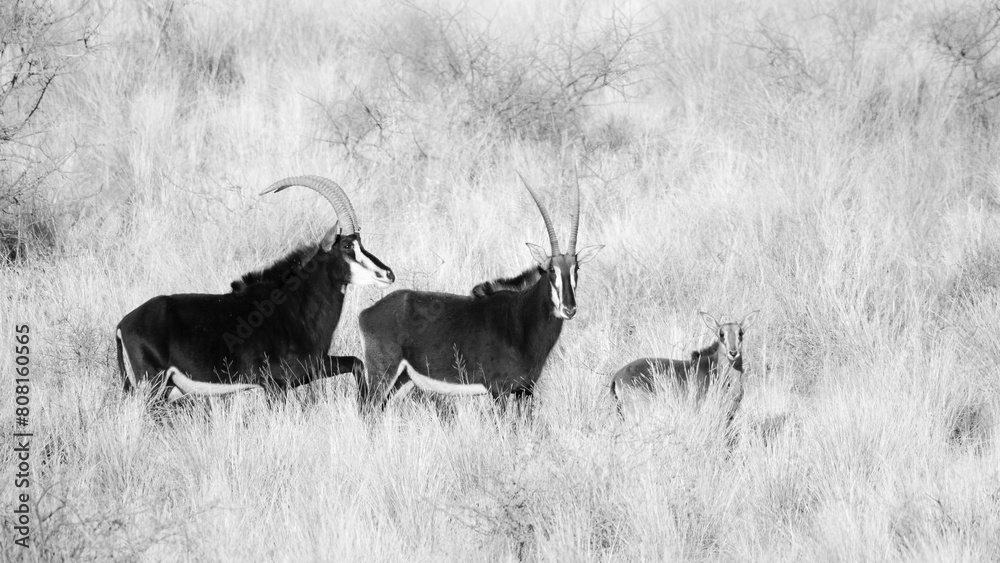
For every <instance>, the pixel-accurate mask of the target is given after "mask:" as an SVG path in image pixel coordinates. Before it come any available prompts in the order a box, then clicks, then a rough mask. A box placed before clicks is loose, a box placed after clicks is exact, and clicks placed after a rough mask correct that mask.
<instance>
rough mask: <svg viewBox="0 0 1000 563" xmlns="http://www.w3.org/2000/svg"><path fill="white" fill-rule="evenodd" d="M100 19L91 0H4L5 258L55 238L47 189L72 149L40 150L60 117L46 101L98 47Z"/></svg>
mask: <svg viewBox="0 0 1000 563" xmlns="http://www.w3.org/2000/svg"><path fill="white" fill-rule="evenodd" d="M94 22H95V20H94V19H93V17H92V14H90V13H89V12H88V11H87V5H86V3H85V4H84V6H83V7H81V8H79V9H76V10H69V9H60V8H58V7H56V6H55V5H54V3H53V2H51V1H48V0H31V1H27V0H14V1H13V2H4V3H0V262H5V261H6V262H15V261H18V260H21V259H23V258H24V257H25V256H26V254H27V253H28V250H29V249H30V248H32V247H42V248H45V247H49V246H51V245H52V244H54V238H55V237H54V234H53V229H52V220H51V213H50V212H49V210H48V209H47V206H46V204H45V202H43V201H42V199H41V196H40V189H41V188H42V186H43V185H44V184H45V182H46V180H47V179H48V178H49V176H51V174H53V173H54V172H55V171H56V170H58V168H59V166H60V165H61V163H62V160H63V158H64V157H65V155H52V154H49V153H46V152H44V151H41V150H39V149H38V148H37V147H38V146H40V144H41V143H40V139H42V138H43V137H44V135H45V133H46V132H47V131H48V129H49V128H50V127H51V126H52V122H53V119H54V116H49V115H46V112H45V108H46V105H45V101H46V99H47V98H48V94H49V93H50V92H51V90H52V87H53V84H54V83H55V82H56V81H57V80H58V79H59V78H60V77H61V76H64V75H66V74H68V73H70V72H72V71H73V70H74V69H75V68H76V66H77V65H78V64H80V61H82V60H83V59H84V58H85V56H86V55H88V54H90V53H91V52H93V50H94V49H95V45H94V44H93V42H92V39H93V36H94V33H95V23H94Z"/></svg>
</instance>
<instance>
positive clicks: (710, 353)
mask: <svg viewBox="0 0 1000 563" xmlns="http://www.w3.org/2000/svg"><path fill="white" fill-rule="evenodd" d="M720 345H721V343H720V342H719V341H718V340H716V341H715V342H712V343H711V344H709V345H708V346H705V347H704V348H702V349H701V350H695V351H694V352H691V359H692V360H697V359H698V358H700V357H702V356H706V357H709V358H711V357H714V356H715V354H716V352H718V351H719V346H720Z"/></svg>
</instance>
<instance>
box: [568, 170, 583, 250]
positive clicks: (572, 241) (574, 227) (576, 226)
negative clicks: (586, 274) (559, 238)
mask: <svg viewBox="0 0 1000 563" xmlns="http://www.w3.org/2000/svg"><path fill="white" fill-rule="evenodd" d="M573 175H574V176H575V177H576V190H575V191H574V195H573V199H574V200H575V201H574V202H573V203H574V205H573V222H572V224H571V226H570V228H569V244H567V245H566V254H571V255H575V254H576V233H577V231H579V230H580V171H579V170H574V171H573Z"/></svg>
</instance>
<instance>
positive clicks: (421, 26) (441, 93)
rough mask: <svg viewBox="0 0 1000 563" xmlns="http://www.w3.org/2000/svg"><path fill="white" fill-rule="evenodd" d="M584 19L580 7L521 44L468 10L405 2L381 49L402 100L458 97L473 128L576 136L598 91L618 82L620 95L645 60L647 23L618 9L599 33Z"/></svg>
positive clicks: (526, 135) (514, 133) (512, 133)
mask: <svg viewBox="0 0 1000 563" xmlns="http://www.w3.org/2000/svg"><path fill="white" fill-rule="evenodd" d="M581 20H582V15H581V14H580V13H579V12H578V13H577V14H576V15H575V20H573V21H571V22H569V23H568V24H567V25H565V26H562V27H561V28H559V29H558V30H555V31H554V32H552V33H551V34H546V35H543V34H541V33H536V34H535V35H534V36H533V37H531V38H529V39H528V40H527V41H523V42H518V41H516V40H512V39H511V38H510V37H509V36H508V35H505V34H503V33H500V32H498V31H497V30H496V29H494V26H493V24H494V22H493V21H492V20H490V19H487V18H483V17H480V16H476V15H475V14H471V13H470V12H468V11H466V10H459V11H457V12H454V13H453V12H449V11H446V10H444V9H441V8H437V9H429V10H424V9H421V8H418V7H416V6H414V5H412V4H407V5H406V6H405V7H404V12H403V13H402V14H401V15H400V16H399V17H398V18H396V19H395V20H394V21H393V22H392V24H391V25H390V26H387V27H386V28H385V29H384V35H385V37H386V43H385V45H384V46H383V47H382V49H381V50H382V56H383V57H384V59H385V61H386V64H387V65H388V70H389V75H390V77H391V78H390V80H391V82H392V84H393V85H394V86H395V88H396V89H398V91H399V92H401V93H402V94H403V95H404V96H405V97H407V98H422V99H424V100H443V99H450V100H457V101H458V103H459V104H460V105H461V106H462V107H464V108H465V109H466V110H467V111H466V112H464V113H463V116H464V118H465V119H464V123H463V125H466V126H468V127H470V128H476V127H483V126H494V127H497V128H498V129H499V131H500V132H501V133H502V134H504V135H507V136H510V137H515V138H535V139H549V140H555V141H558V140H561V139H563V138H565V136H567V135H568V136H571V137H572V136H576V135H577V134H578V133H579V131H580V126H581V123H582V120H583V118H584V116H585V114H586V111H587V108H588V106H589V103H590V101H591V98H592V97H593V95H595V94H596V93H598V92H600V91H602V90H605V89H614V90H616V91H618V92H620V93H621V94H622V95H623V96H624V95H625V94H626V92H625V91H624V89H625V88H626V87H627V86H629V85H630V84H631V83H633V82H634V81H635V80H636V74H637V71H638V69H639V68H640V67H641V66H642V62H641V61H640V58H639V53H638V46H639V43H640V40H641V38H642V37H643V32H644V29H643V28H641V27H640V26H638V25H637V24H636V23H635V21H634V20H633V19H632V18H630V17H628V16H625V15H624V14H623V13H621V12H620V11H617V10H615V11H614V12H613V13H612V15H611V17H610V18H608V19H607V20H606V21H605V22H604V23H603V24H602V26H601V27H600V28H599V29H598V30H596V31H593V32H587V31H584V30H583V29H582V21H581Z"/></svg>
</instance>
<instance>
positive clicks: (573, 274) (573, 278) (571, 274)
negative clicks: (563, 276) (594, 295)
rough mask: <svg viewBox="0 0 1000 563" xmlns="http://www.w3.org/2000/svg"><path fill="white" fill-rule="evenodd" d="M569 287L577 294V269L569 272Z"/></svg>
mask: <svg viewBox="0 0 1000 563" xmlns="http://www.w3.org/2000/svg"><path fill="white" fill-rule="evenodd" d="M569 285H570V287H571V288H572V289H573V291H574V292H575V291H576V268H573V269H572V270H570V272H569Z"/></svg>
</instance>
